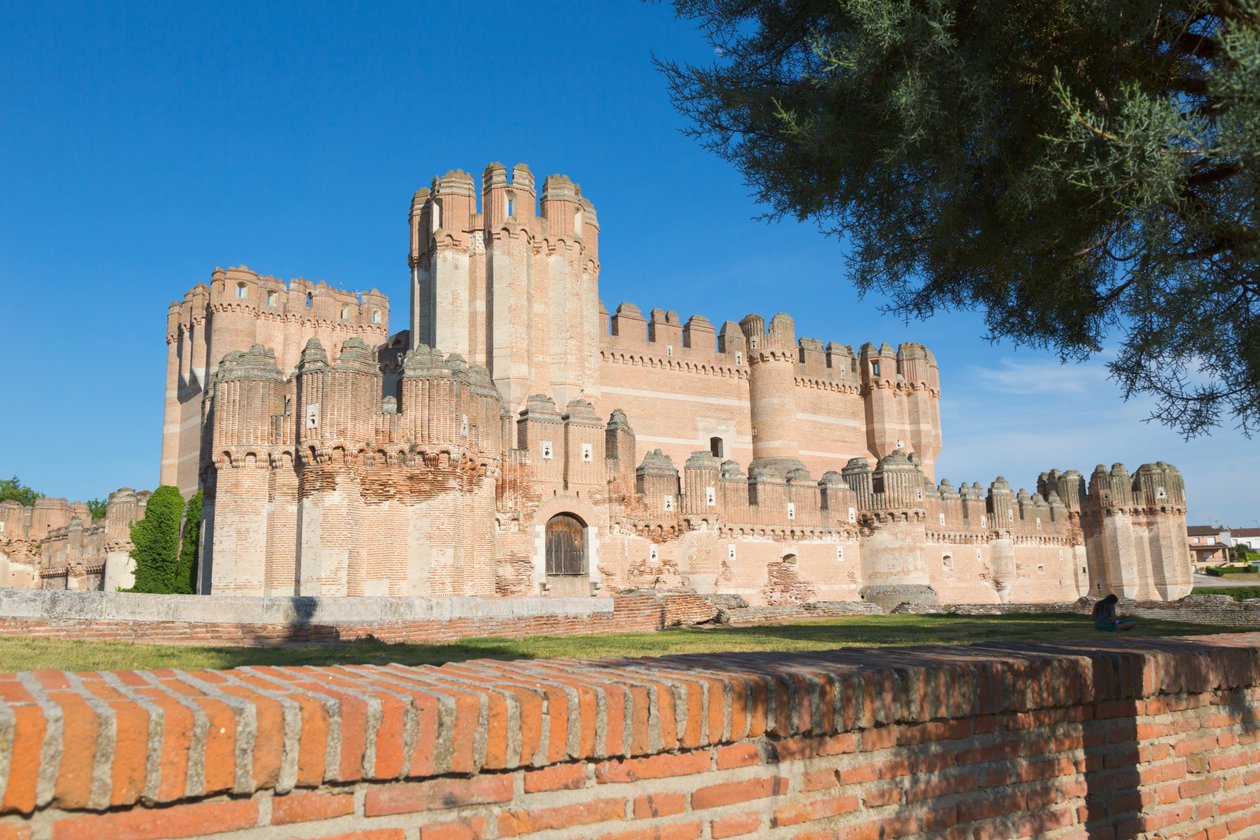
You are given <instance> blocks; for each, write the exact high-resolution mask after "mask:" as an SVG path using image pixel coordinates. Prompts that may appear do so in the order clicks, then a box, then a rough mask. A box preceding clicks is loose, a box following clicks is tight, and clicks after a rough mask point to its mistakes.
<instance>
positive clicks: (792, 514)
mask: <svg viewBox="0 0 1260 840" xmlns="http://www.w3.org/2000/svg"><path fill="white" fill-rule="evenodd" d="M788 519H790V520H791V519H796V502H788Z"/></svg>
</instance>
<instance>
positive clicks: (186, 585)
mask: <svg viewBox="0 0 1260 840" xmlns="http://www.w3.org/2000/svg"><path fill="white" fill-rule="evenodd" d="M200 538H201V491H200V490H198V491H197V492H196V493H194V494H193V496H192V498H191V499H189V500H188V508H187V510H185V511H184V544H183V547H182V548H181V549H180V551H179V567H178V569H176V571H175V585H174V588H173V589H172V590H171V591H172V592H178V593H184V594H188V595H191V594H193V593H195V592H196V591H197V560H198V559H199V552H200V549H201V543H200Z"/></svg>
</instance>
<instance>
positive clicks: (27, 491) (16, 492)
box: [0, 475, 44, 507]
mask: <svg viewBox="0 0 1260 840" xmlns="http://www.w3.org/2000/svg"><path fill="white" fill-rule="evenodd" d="M42 498H44V494H43V493H39V492H37V491H35V490H32V489H31V488H29V487H27V486H26V485H25V484H23V483H22V482H21V480H20V479H19V478H18V477H17V476H16V475H15V476H13V478H5V479H0V502H8V501H13V502H17V503H18V504H20V505H22V506H23V507H33V506H34V504H35V500H36V499H42Z"/></svg>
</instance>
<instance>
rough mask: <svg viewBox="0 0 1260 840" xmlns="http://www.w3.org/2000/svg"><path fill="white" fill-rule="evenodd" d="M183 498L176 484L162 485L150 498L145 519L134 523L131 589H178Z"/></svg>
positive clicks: (150, 590)
mask: <svg viewBox="0 0 1260 840" xmlns="http://www.w3.org/2000/svg"><path fill="white" fill-rule="evenodd" d="M183 514H184V497H183V496H181V495H180V494H179V489H178V488H176V487H169V486H163V487H159V488H158V489H157V490H155V491H154V492H153V495H152V496H150V497H149V503H148V504H147V505H146V506H145V509H144V518H143V519H141V520H139V521H138V522H133V523H131V542H132V545H133V546H134V548H132V549H131V556H132V558H133V559H134V560H135V561H136V582H135V585H134V586H132V588H131V589H130V590H129V591H131V592H155V593H169V592H174V591H176V590H175V589H174V586H175V575H176V569H177V567H178V564H179V548H180V545H179V525H180V519H181V517H182V516H183Z"/></svg>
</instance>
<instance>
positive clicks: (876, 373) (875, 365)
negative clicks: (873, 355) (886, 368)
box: [871, 362, 879, 376]
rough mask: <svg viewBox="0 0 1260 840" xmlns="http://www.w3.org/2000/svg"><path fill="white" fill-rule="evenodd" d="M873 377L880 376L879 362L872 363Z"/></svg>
mask: <svg viewBox="0 0 1260 840" xmlns="http://www.w3.org/2000/svg"><path fill="white" fill-rule="evenodd" d="M871 376H879V362H871Z"/></svg>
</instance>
